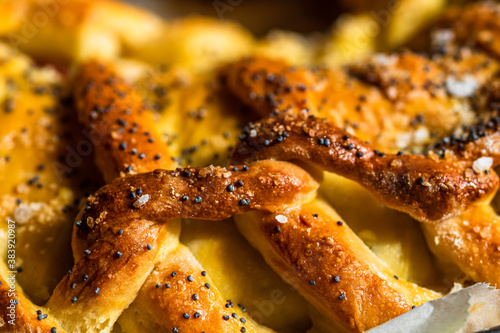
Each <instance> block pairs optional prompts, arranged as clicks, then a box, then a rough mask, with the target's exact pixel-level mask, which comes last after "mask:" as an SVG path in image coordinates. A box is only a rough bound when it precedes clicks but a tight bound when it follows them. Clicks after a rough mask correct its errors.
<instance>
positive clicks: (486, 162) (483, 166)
mask: <svg viewBox="0 0 500 333" xmlns="http://www.w3.org/2000/svg"><path fill="white" fill-rule="evenodd" d="M492 165H493V158H491V157H480V158H478V159H477V160H475V161H474V163H472V169H473V170H474V171H475V172H476V173H483V172H484V171H486V170H488V169H489V168H491V166H492Z"/></svg>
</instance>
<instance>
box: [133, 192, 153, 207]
mask: <svg viewBox="0 0 500 333" xmlns="http://www.w3.org/2000/svg"><path fill="white" fill-rule="evenodd" d="M148 201H149V194H144V195H141V196H140V197H139V199H137V200H136V201H134V207H136V208H139V207H141V206H142V205H144V204H145V203H146V202H148Z"/></svg>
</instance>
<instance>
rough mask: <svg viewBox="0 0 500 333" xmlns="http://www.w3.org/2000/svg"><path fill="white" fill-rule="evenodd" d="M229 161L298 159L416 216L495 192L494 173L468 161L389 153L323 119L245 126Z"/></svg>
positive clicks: (454, 209) (288, 118)
mask: <svg viewBox="0 0 500 333" xmlns="http://www.w3.org/2000/svg"><path fill="white" fill-rule="evenodd" d="M244 135H245V136H244V139H243V141H242V142H241V143H240V145H239V146H238V147H237V148H236V150H235V153H234V155H233V162H235V163H244V162H247V161H252V160H259V159H267V158H275V159H278V160H294V159H297V160H301V161H303V162H306V163H312V164H313V165H315V166H316V167H319V168H321V169H325V170H328V171H330V172H334V173H337V174H340V175H342V176H344V177H347V178H349V179H352V180H355V181H357V182H359V183H360V184H362V185H363V186H364V187H366V188H367V189H368V190H370V191H371V192H372V193H374V194H375V195H376V196H377V197H378V198H379V200H381V201H382V202H383V203H384V204H386V205H387V206H389V207H391V208H394V209H397V210H400V211H403V212H406V213H408V214H410V215H412V216H413V217H415V218H417V219H418V220H420V221H437V220H441V219H443V218H446V217H448V216H451V215H456V214H457V213H459V212H462V211H463V210H464V209H466V208H467V207H469V206H470V205H471V204H472V203H474V202H477V201H481V200H483V201H484V200H486V199H487V198H489V197H491V195H492V194H493V193H494V192H495V191H496V188H497V186H498V177H497V176H496V174H494V173H488V174H477V173H475V172H474V171H472V162H471V161H436V160H434V159H431V158H426V157H423V156H417V155H409V154H404V155H399V154H396V155H391V154H385V153H383V152H380V151H376V150H374V149H372V148H371V146H370V145H368V144H366V143H364V142H362V141H360V140H359V139H357V138H356V137H352V136H349V135H348V134H347V133H346V132H345V131H343V130H341V129H338V128H336V127H335V126H332V125H331V124H330V123H329V122H328V121H326V120H320V119H316V118H314V117H308V118H305V119H304V118H301V117H297V116H294V115H280V116H276V117H272V118H268V119H266V120H264V121H262V122H259V123H256V124H253V125H252V126H250V127H248V128H247V129H246V131H245V133H244Z"/></svg>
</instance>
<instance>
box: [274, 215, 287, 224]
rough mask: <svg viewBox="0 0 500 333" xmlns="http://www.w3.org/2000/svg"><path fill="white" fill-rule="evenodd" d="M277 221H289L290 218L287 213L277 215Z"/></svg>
mask: <svg viewBox="0 0 500 333" xmlns="http://www.w3.org/2000/svg"><path fill="white" fill-rule="evenodd" d="M275 218H276V221H278V222H279V223H287V222H288V218H287V217H286V216H285V215H276V217H275Z"/></svg>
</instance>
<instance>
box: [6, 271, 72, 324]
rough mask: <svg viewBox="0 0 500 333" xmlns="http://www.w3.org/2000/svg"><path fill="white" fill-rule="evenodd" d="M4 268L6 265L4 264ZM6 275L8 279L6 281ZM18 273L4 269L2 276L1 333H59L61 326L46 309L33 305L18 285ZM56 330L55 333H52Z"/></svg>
mask: <svg viewBox="0 0 500 333" xmlns="http://www.w3.org/2000/svg"><path fill="white" fill-rule="evenodd" d="M2 266H4V264H3V263H2ZM4 274H5V276H6V278H5V279H4V277H3V276H4ZM15 276H16V273H8V272H7V271H6V270H5V272H4V270H3V269H2V276H0V309H2V311H0V323H1V325H0V332H10V333H25V332H30V333H31V332H37V333H38V332H40V333H42V332H59V333H64V331H63V330H61V328H60V326H59V324H58V323H57V322H56V321H55V320H54V318H53V317H52V315H51V314H50V313H48V312H47V311H46V310H45V309H43V308H41V307H38V306H36V305H34V304H33V303H31V302H30V301H29V300H28V299H27V298H26V297H25V296H24V295H23V292H22V290H21V288H20V287H19V286H18V285H16V282H15V281H16V277H15ZM52 329H55V331H51V330H52Z"/></svg>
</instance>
